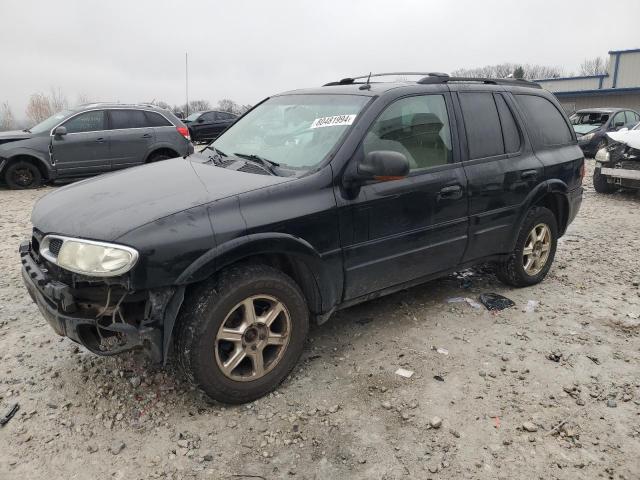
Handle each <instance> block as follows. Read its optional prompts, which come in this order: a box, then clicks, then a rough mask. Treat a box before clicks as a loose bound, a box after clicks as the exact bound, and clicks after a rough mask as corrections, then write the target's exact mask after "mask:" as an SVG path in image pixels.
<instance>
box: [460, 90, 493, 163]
mask: <svg viewBox="0 0 640 480" xmlns="http://www.w3.org/2000/svg"><path fill="white" fill-rule="evenodd" d="M459 96H460V107H461V108H462V115H463V116H464V127H465V130H466V132H467V145H468V147H469V159H470V160H473V159H475V158H485V157H494V156H496V155H502V154H504V141H503V139H502V130H501V128H500V118H499V116H498V108H497V107H496V102H495V101H494V99H493V94H492V93H491V92H471V93H460V94H459Z"/></svg>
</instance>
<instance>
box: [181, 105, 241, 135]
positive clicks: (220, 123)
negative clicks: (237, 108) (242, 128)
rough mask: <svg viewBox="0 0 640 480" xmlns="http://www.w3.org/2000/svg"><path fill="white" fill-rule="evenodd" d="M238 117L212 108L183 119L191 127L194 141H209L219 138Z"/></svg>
mask: <svg viewBox="0 0 640 480" xmlns="http://www.w3.org/2000/svg"><path fill="white" fill-rule="evenodd" d="M237 119H238V116H237V115H235V114H233V113H229V112H218V111H215V110H210V111H207V112H196V113H192V114H191V115H189V116H188V117H187V118H185V119H184V120H183V121H184V123H186V124H187V126H188V127H189V133H190V134H191V139H192V140H193V141H194V142H208V141H211V140H213V139H215V138H218V137H219V136H220V134H221V133H222V132H224V131H225V130H226V129H227V128H229V127H230V126H231V125H233V122H235V121H236V120H237Z"/></svg>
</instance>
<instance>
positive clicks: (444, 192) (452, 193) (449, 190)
mask: <svg viewBox="0 0 640 480" xmlns="http://www.w3.org/2000/svg"><path fill="white" fill-rule="evenodd" d="M438 198H446V199H447V200H457V199H459V198H462V187H461V186H460V185H449V186H448V187H444V188H442V189H441V190H440V193H439V194H438Z"/></svg>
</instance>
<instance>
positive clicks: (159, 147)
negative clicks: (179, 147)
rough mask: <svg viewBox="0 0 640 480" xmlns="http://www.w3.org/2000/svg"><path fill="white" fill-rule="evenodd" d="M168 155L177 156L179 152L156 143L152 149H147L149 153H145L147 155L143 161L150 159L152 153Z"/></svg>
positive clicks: (146, 161) (170, 156)
mask: <svg viewBox="0 0 640 480" xmlns="http://www.w3.org/2000/svg"><path fill="white" fill-rule="evenodd" d="M158 154H160V155H168V156H169V158H177V157H179V156H180V154H179V153H178V152H176V151H175V149H173V148H171V147H169V146H166V145H156V146H154V147H153V149H152V150H150V151H149V153H147V156H146V157H145V159H144V163H148V162H149V160H151V158H152V157H153V156H154V155H158Z"/></svg>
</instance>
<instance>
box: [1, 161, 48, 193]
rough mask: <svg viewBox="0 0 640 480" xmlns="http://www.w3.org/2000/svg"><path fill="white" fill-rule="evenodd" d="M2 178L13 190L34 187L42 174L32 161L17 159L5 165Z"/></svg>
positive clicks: (40, 179) (40, 181)
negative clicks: (5, 168)
mask: <svg viewBox="0 0 640 480" xmlns="http://www.w3.org/2000/svg"><path fill="white" fill-rule="evenodd" d="M4 180H5V182H6V183H7V186H8V187H9V188H11V189H13V190H22V189H25V188H36V187H39V186H40V184H41V183H42V174H41V173H40V170H38V167H36V166H35V165H34V164H33V163H31V162H28V161H26V160H19V161H17V162H13V163H11V164H10V165H9V166H8V167H7V170H6V171H5V174H4Z"/></svg>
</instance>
